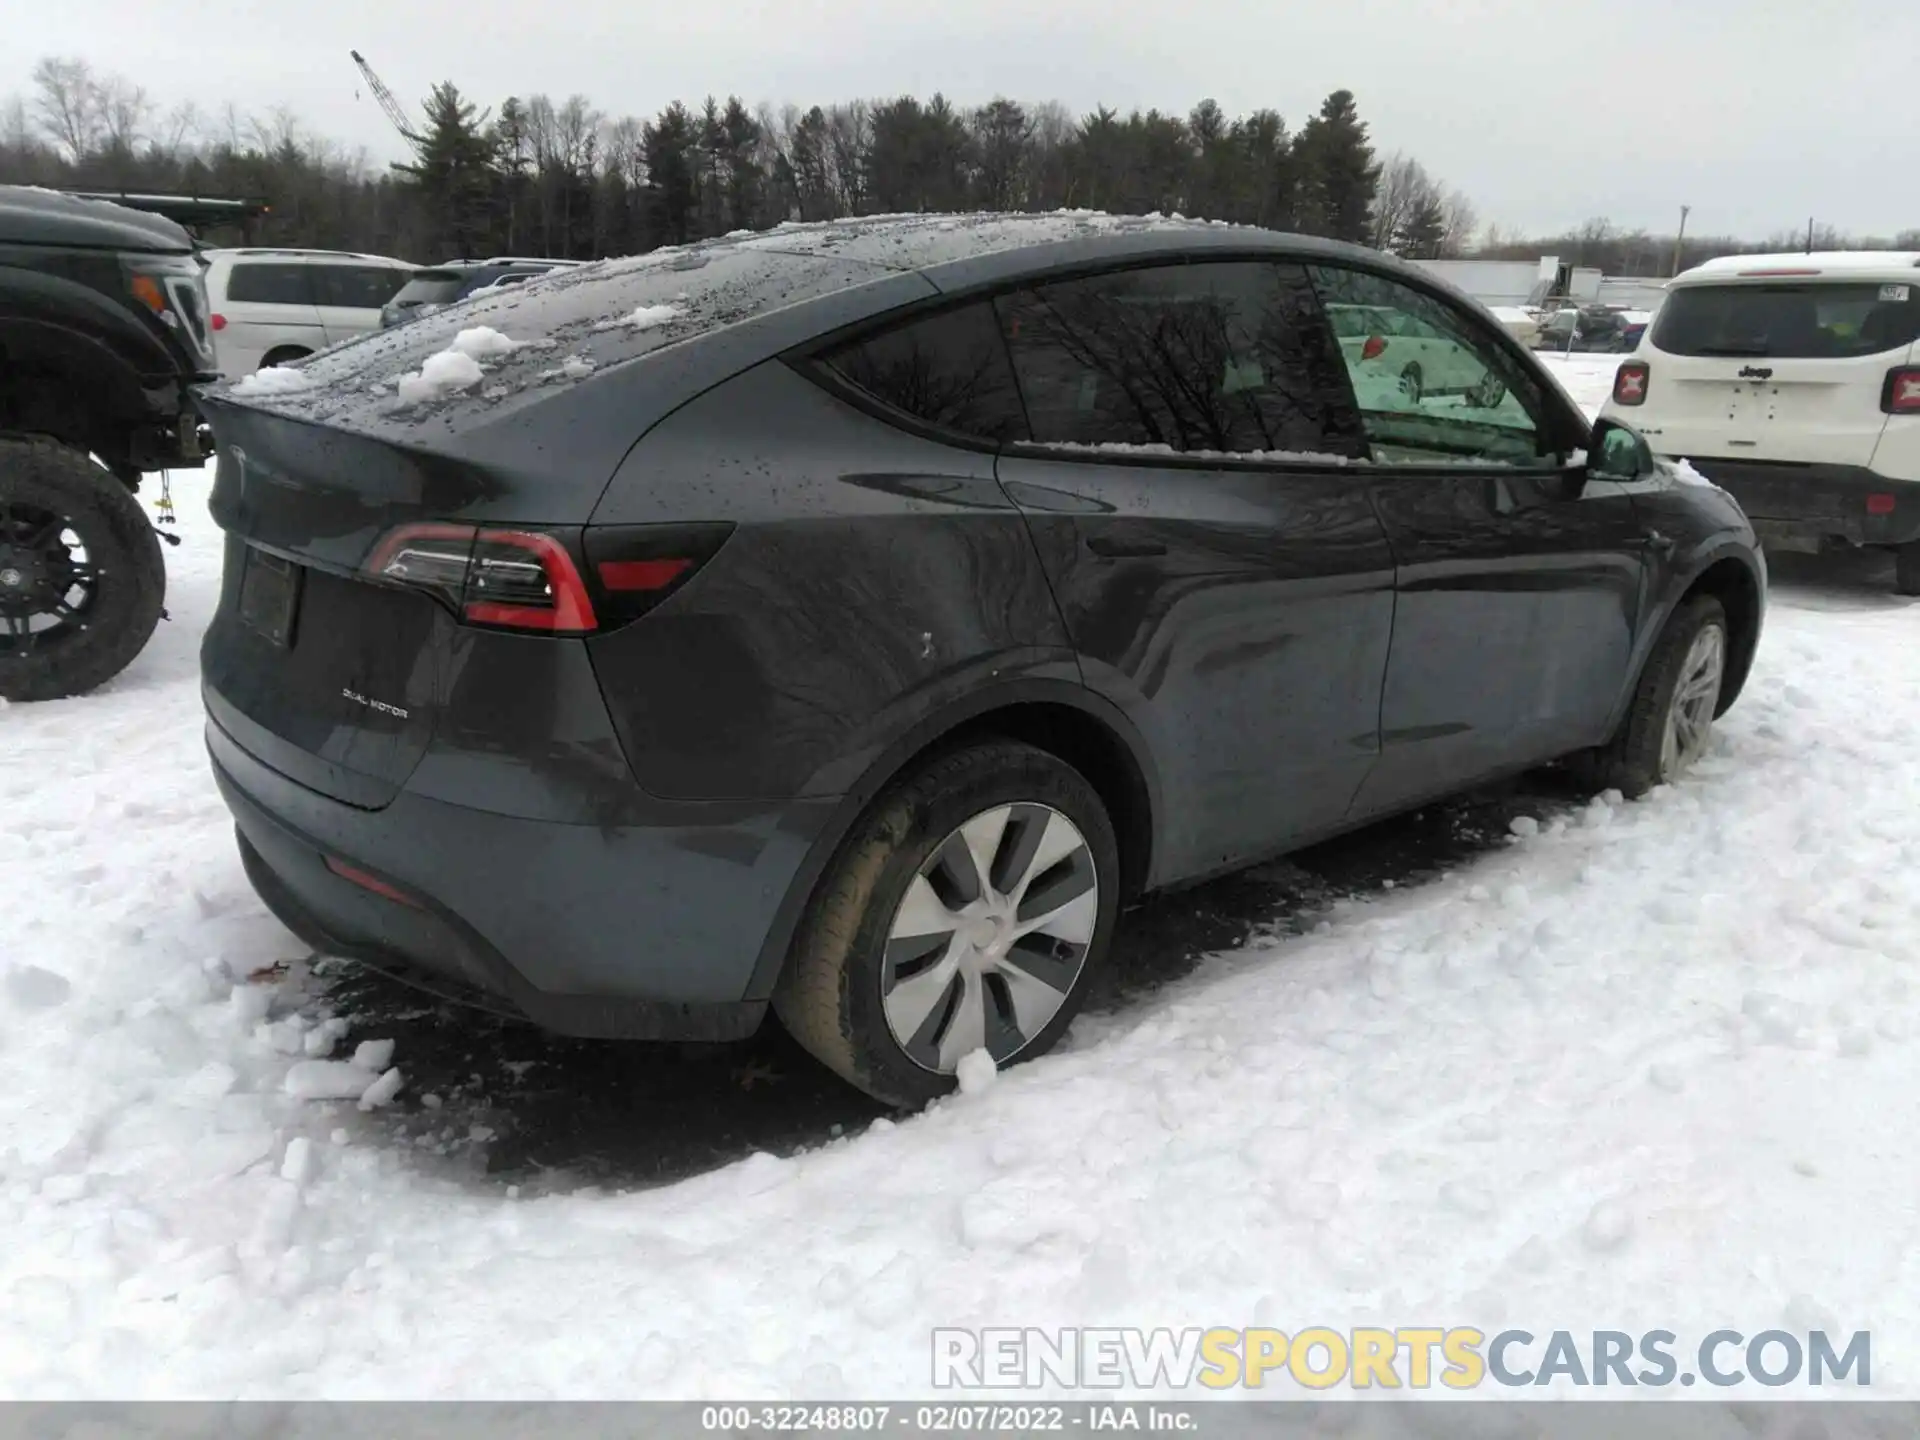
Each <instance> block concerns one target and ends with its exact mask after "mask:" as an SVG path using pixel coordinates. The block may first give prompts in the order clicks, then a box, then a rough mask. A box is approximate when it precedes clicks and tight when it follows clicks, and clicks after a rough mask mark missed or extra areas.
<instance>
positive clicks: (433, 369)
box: [396, 331, 486, 405]
mask: <svg viewBox="0 0 1920 1440" xmlns="http://www.w3.org/2000/svg"><path fill="white" fill-rule="evenodd" d="M462 333H463V334H464V333H465V332H464V331H463V332H462ZM485 373H486V372H484V371H483V370H481V368H480V362H479V361H478V360H476V359H474V358H473V357H472V356H471V355H463V354H461V353H460V352H459V351H458V350H442V351H441V352H440V353H439V354H437V355H429V356H428V357H427V359H426V363H424V364H423V365H421V367H420V368H419V369H418V370H414V371H410V372H409V373H407V374H405V375H402V376H401V377H400V382H399V385H398V386H397V387H396V388H397V389H398V390H399V392H400V402H401V403H402V404H403V405H424V404H426V403H427V402H428V401H429V400H439V399H442V398H444V397H446V396H448V395H452V394H454V393H455V392H457V391H460V390H471V389H472V388H473V387H474V386H475V385H478V384H479V383H480V378H481V376H482V375H483V374H485Z"/></svg>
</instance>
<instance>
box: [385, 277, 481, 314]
mask: <svg viewBox="0 0 1920 1440" xmlns="http://www.w3.org/2000/svg"><path fill="white" fill-rule="evenodd" d="M467 278H468V277H467V276H466V275H464V274H462V273H461V272H460V271H458V270H416V271H414V272H413V275H412V276H411V277H410V278H409V279H408V280H407V283H406V284H404V285H402V286H401V287H400V288H399V289H398V290H396V291H395V292H394V294H393V298H394V299H395V300H396V301H398V302H399V303H400V304H402V305H445V304H447V303H448V302H449V301H453V300H458V299H459V298H460V291H461V288H462V287H463V286H465V285H466V283H467Z"/></svg>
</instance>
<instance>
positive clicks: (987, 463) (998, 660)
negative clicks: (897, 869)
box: [589, 361, 1078, 799]
mask: <svg viewBox="0 0 1920 1440" xmlns="http://www.w3.org/2000/svg"><path fill="white" fill-rule="evenodd" d="M711 520H728V521H732V522H734V523H735V524H736V526H737V528H736V530H735V531H734V533H733V535H732V536H731V537H730V538H729V539H728V541H727V542H726V544H725V545H724V546H723V547H722V549H721V550H720V552H719V554H718V555H717V556H716V557H715V559H714V560H712V561H711V562H710V563H709V564H708V565H707V566H706V568H705V569H703V570H702V571H701V573H700V574H699V575H698V576H697V577H695V579H694V580H693V581H692V582H691V583H689V584H688V585H687V586H685V587H684V588H683V589H682V590H680V591H679V592H677V593H676V594H675V595H674V596H673V597H672V598H670V599H669V600H668V601H667V602H666V603H665V604H664V605H663V606H662V607H660V608H659V609H658V610H656V611H654V612H653V613H651V614H649V615H647V616H646V617H644V618H643V619H641V620H640V621H638V622H637V623H635V624H632V625H629V626H627V627H625V628H624V629H621V630H618V631H615V632H613V633H612V634H609V635H605V636H601V637H598V638H596V639H594V640H592V641H591V642H589V644H590V647H591V650H592V654H593V659H594V665H595V668H596V670H597V672H598V674H599V676H600V681H601V685H602V688H603V689H604V691H605V693H606V696H607V701H608V705H609V707H610V709H611V710H612V711H613V714H614V717H615V723H616V724H617V726H618V727H619V729H620V731H621V735H622V739H623V741H624V743H625V746H626V750H627V756H628V760H629V762H630V763H631V764H632V766H633V769H634V772H635V775H636V776H637V778H638V779H639V782H640V784H641V785H642V787H643V788H645V789H646V790H647V791H648V792H650V793H652V794H654V795H657V796H660V797H663V798H675V799H747V798H785V797H790V796H798V795H838V794H842V793H845V792H846V791H848V790H850V789H852V788H853V787H854V786H855V784H856V783H857V782H858V780H859V779H860V777H861V776H862V775H864V774H865V773H866V771H867V769H868V768H869V767H870V766H871V765H872V763H873V762H874V760H875V759H876V758H877V757H878V756H879V755H880V754H881V753H882V752H883V751H884V750H885V749H886V748H887V746H888V745H889V744H890V742H891V741H892V740H893V739H894V738H895V737H897V736H899V735H900V734H902V733H904V732H905V731H907V730H909V729H911V728H912V727H913V726H915V725H916V724H917V723H919V722H920V721H922V720H924V719H925V718H926V717H928V716H929V715H932V714H935V713H938V712H939V711H941V710H942V709H943V708H945V707H947V706H950V705H952V704H954V703H955V702H956V701H958V700H959V699H960V698H961V697H963V696H966V695H968V694H970V693H971V692H974V691H976V690H978V689H979V688H981V687H982V686H985V685H1009V686H1010V685H1012V684H1013V683H1014V682H1016V681H1018V680H1021V679H1031V678H1036V677H1050V678H1054V679H1059V680H1063V681H1071V682H1073V683H1076V684H1077V681H1078V670H1077V667H1076V666H1075V664H1074V661H1073V653H1072V649H1071V647H1070V644H1069V642H1068V639H1067V635H1066V632H1065V628H1064V626H1063V625H1062V623H1061V620H1060V617H1059V613H1058V611H1057V609H1056V608H1055V606H1054V603H1053V599H1052V595H1051V592H1050V591H1049V589H1048V587H1047V584H1046V580H1045V577H1044V575H1043V574H1042V573H1041V570H1040V567H1039V563H1038V560H1037V557H1036V555H1035V553H1034V549H1033V544H1032V541H1031V539H1030V537H1029V535H1028V532H1027V528H1026V525H1025V522H1024V521H1023V520H1022V518H1021V516H1020V514H1019V512H1018V511H1017V510H1016V509H1015V508H1014V506H1013V505H1012V504H1011V503H1010V502H1009V501H1008V500H1007V498H1006V497H1005V495H1004V494H1003V493H1002V492H1001V490H1000V488H999V486H998V485H997V484H996V483H995V481H994V475H993V456H992V454H991V453H989V452H986V451H974V450H968V449H962V448H957V447H952V446H947V445H943V444H939V443H936V442H934V441H932V440H928V439H925V438H922V437H919V436H916V435H911V434H907V433H905V432H903V431H899V430H895V429H894V428H892V427H891V426H889V425H887V424H885V423H884V422H882V421H880V420H878V419H876V418H874V417H872V416H870V415H867V414H866V413H864V412H862V411H860V410H857V409H855V408H853V407H852V406H850V405H848V404H846V403H845V402H843V401H841V400H839V399H837V398H835V397H833V396H832V395H829V394H828V393H826V392H825V391H824V390H822V389H821V388H820V387H818V386H817V385H815V384H813V383H812V382H811V381H810V380H808V379H806V378H804V377H803V376H801V375H799V374H797V373H796V372H795V371H794V370H792V369H791V368H789V367H788V366H787V365H786V364H785V363H783V362H780V361H768V362H766V363H764V364H761V365H759V366H756V367H755V368H753V369H751V370H749V371H747V372H745V373H744V374H742V375H740V376H738V377H736V378H735V379H733V380H732V381H730V382H728V383H727V384H724V385H721V386H719V387H717V388H715V389H713V390H710V391H708V392H707V393H706V394H704V395H702V396H701V397H699V398H698V399H696V400H694V401H693V402H691V403H690V404H688V405H686V406H685V407H683V408H682V409H680V410H679V411H677V412H676V413H675V414H673V415H672V416H670V417H669V418H668V419H666V420H664V421H662V422H661V424H660V425H658V426H657V427H656V428H655V429H654V430H653V431H652V432H651V433H649V434H648V435H647V437H646V438H645V440H643V441H642V442H641V444H640V445H638V446H637V447H636V448H635V449H634V451H633V452H632V454H631V455H629V456H628V457H627V459H626V461H625V462H624V463H623V464H622V465H621V467H620V469H619V471H618V472H617V473H616V475H615V477H614V480H613V483H612V485H611V486H610V487H609V488H608V492H607V494H606V496H605V498H604V499H603V500H602V502H601V505H600V507H599V509H598V510H597V511H596V512H595V514H594V517H593V522H592V523H594V524H609V525H613V524H617V525H636V524H649V523H670V522H692V521H711Z"/></svg>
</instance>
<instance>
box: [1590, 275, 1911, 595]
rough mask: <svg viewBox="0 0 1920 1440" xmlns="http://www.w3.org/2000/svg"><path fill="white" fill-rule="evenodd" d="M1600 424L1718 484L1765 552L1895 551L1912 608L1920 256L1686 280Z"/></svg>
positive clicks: (1621, 377) (1621, 379) (1627, 369)
mask: <svg viewBox="0 0 1920 1440" xmlns="http://www.w3.org/2000/svg"><path fill="white" fill-rule="evenodd" d="M1603 413H1604V414H1605V415H1607V416H1610V417H1614V418H1617V419H1620V420H1623V421H1631V422H1632V423H1633V424H1634V425H1635V426H1636V427H1637V428H1638V429H1639V430H1640V431H1641V432H1642V433H1643V434H1644V435H1645V436H1646V437H1647V439H1648V442H1649V443H1650V444H1651V445H1652V446H1653V448H1654V449H1655V450H1656V451H1658V452H1659V453H1660V454H1661V455H1664V456H1669V457H1672V458H1675V459H1684V460H1687V461H1688V462H1690V463H1691V464H1692V465H1693V467H1694V468H1695V469H1697V470H1699V471H1700V472H1701V473H1703V474H1705V475H1706V476H1707V477H1708V478H1709V479H1711V480H1713V481H1714V482H1715V483H1717V484H1719V485H1722V486H1724V487H1725V488H1726V489H1727V490H1728V491H1730V492H1731V493H1732V494H1733V495H1734V497H1735V498H1736V499H1738V500H1739V502H1740V504H1741V506H1742V508H1743V509H1744V510H1745V511H1746V512H1747V514H1748V515H1750V516H1751V517H1752V518H1753V524H1754V527H1755V529H1756V530H1757V531H1759V532H1760V534H1761V536H1762V537H1763V538H1764V539H1765V540H1766V541H1767V543H1768V544H1770V545H1776V546H1781V547H1784V548H1796V549H1798V548H1823V547H1828V546H1835V545H1842V546H1848V545H1850V546H1874V547H1880V548H1886V549H1890V550H1891V551H1892V552H1893V554H1894V557H1895V584H1896V587H1897V588H1898V590H1899V591H1900V593H1901V594H1903V595H1920V254H1917V253H1912V252H1885V253H1868V254H1818V253H1816V254H1810V255H1742V256H1735V257H1731V258H1728V259H1724V260H1712V261H1708V262H1707V263H1706V264H1704V265H1701V266H1698V267H1696V268H1695V269H1693V270H1690V271H1688V272H1686V273H1685V274H1683V275H1681V276H1680V277H1679V278H1678V279H1676V280H1674V281H1673V283H1672V285H1671V286H1670V287H1669V293H1668V298H1667V301H1666V303H1665V304H1664V305H1663V306H1662V307H1661V309H1660V313H1659V316H1658V318H1657V319H1656V320H1655V322H1654V325H1653V328H1652V331H1651V332H1650V333H1649V334H1648V335H1647V337H1646V338H1645V340H1644V341H1643V342H1642V343H1641V344H1640V346H1639V348H1638V350H1637V351H1636V353H1635V354H1634V356H1633V358H1632V359H1630V360H1628V361H1626V362H1625V363H1623V364H1622V365H1621V366H1620V368H1619V371H1618V372H1617V374H1616V376H1615V379H1614V385H1613V393H1612V396H1611V398H1610V399H1609V400H1608V402H1607V404H1606V406H1605V409H1604V411H1603Z"/></svg>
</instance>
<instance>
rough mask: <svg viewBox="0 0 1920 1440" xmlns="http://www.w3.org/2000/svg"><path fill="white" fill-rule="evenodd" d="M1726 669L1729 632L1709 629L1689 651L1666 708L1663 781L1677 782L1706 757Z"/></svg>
mask: <svg viewBox="0 0 1920 1440" xmlns="http://www.w3.org/2000/svg"><path fill="white" fill-rule="evenodd" d="M1726 668H1727V635H1726V631H1724V630H1722V629H1721V628H1720V627H1719V626H1718V625H1707V626H1705V627H1703V628H1702V629H1701V631H1700V633H1699V634H1698V635H1696V636H1694V637H1693V643H1692V644H1691V645H1689V646H1688V647H1687V655H1686V659H1684V660H1682V661H1681V662H1680V679H1679V681H1678V683H1676V684H1675V685H1674V687H1673V699H1672V700H1671V701H1670V702H1669V703H1668V705H1667V722H1666V726H1665V728H1664V729H1663V731H1662V733H1661V737H1660V778H1661V779H1662V780H1666V781H1670V780H1676V779H1678V778H1679V777H1680V776H1682V775H1684V774H1685V773H1686V772H1687V771H1688V770H1689V769H1690V768H1692V766H1693V763H1694V761H1696V760H1698V759H1699V758H1700V757H1701V755H1703V754H1705V753H1706V748H1707V739H1708V736H1709V732H1710V731H1711V729H1712V726H1713V714H1714V711H1715V710H1717V709H1718V708H1719V705H1720V684H1721V681H1722V679H1723V678H1724V677H1725V675H1726Z"/></svg>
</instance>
